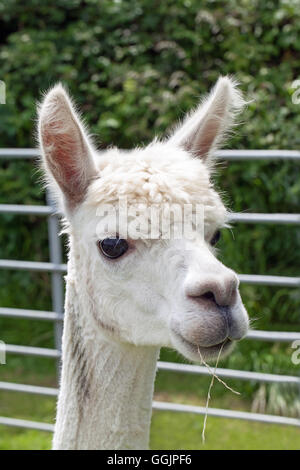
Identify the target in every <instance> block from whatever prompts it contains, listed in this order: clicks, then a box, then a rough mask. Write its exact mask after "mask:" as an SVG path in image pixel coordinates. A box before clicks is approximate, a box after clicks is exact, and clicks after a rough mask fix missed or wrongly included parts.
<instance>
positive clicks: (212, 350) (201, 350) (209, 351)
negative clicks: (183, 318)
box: [173, 331, 233, 357]
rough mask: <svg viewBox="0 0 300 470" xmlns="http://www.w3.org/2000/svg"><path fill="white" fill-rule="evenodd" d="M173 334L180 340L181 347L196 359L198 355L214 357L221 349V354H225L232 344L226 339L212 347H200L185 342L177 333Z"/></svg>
mask: <svg viewBox="0 0 300 470" xmlns="http://www.w3.org/2000/svg"><path fill="white" fill-rule="evenodd" d="M173 333H174V334H175V335H176V336H177V338H178V339H180V341H181V343H183V345H184V346H185V347H187V348H188V349H189V351H191V352H192V353H193V354H196V355H197V356H198V357H199V356H200V355H203V356H204V357H206V356H212V355H216V354H218V353H219V351H220V348H222V352H225V351H227V349H228V348H229V347H230V346H231V345H232V343H233V342H232V340H230V339H229V338H226V339H225V340H224V341H222V342H221V343H218V344H214V345H212V346H201V345H197V344H195V343H191V342H190V341H188V340H186V339H185V338H184V337H183V336H182V335H181V334H180V333H178V332H177V331H173Z"/></svg>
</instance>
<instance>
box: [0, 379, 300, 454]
mask: <svg viewBox="0 0 300 470" xmlns="http://www.w3.org/2000/svg"><path fill="white" fill-rule="evenodd" d="M19 375H20V376H19V377H18V378H17V379H16V377H15V376H14V381H18V382H23V383H24V382H25V379H24V377H22V372H21V371H19ZM1 379H2V380H11V381H12V380H13V378H12V371H8V372H7V373H6V374H5V375H3V374H2V376H1ZM26 382H27V383H35V384H39V385H47V386H55V376H54V375H52V376H49V375H43V374H39V375H37V374H36V375H28V373H26ZM208 382H209V379H207V378H205V377H191V376H182V375H179V374H172V373H169V372H160V373H159V374H158V377H157V381H156V392H155V399H156V400H164V401H171V402H178V403H190V404H195V405H202V406H203V405H204V403H205V399H206V393H207V387H208ZM215 385H216V387H215V388H214V389H213V393H212V401H211V406H213V407H221V408H229V409H240V410H246V411H249V410H250V406H251V403H250V401H249V400H247V399H243V398H239V397H236V396H235V395H232V394H231V393H230V392H226V393H225V394H224V392H223V390H222V387H221V386H220V384H215ZM0 415H2V416H10V417H16V418H24V419H31V420H34V421H43V422H50V423H51V422H53V420H54V415H55V399H54V398H49V397H41V396H37V395H29V394H19V393H14V392H1V393H0ZM202 426H203V416H199V415H193V414H188V413H171V412H162V411H155V412H154V413H153V418H152V426H151V441H150V446H151V448H152V449H155V450H158V449H176V450H178V449H187V450H189V449H203V450H209V449H228V450H229V449H230V450H231V449H239V450H244V449H245V450H246V449H258V450H262V449H272V450H273V449H274V450H275V449H278V450H281V449H291V450H292V449H300V430H299V429H296V428H293V427H288V426H278V425H269V424H260V423H251V422H247V421H240V420H229V419H221V418H214V417H208V421H207V428H206V443H205V445H203V444H202V442H201V433H202ZM51 438H52V435H51V434H50V433H46V432H41V431H34V430H25V429H20V428H13V427H11V428H9V427H6V426H0V450H4V449H5V450H12V449H15V450H23V449H24V450H32V449H33V450H39V449H40V450H45V449H50V448H51Z"/></svg>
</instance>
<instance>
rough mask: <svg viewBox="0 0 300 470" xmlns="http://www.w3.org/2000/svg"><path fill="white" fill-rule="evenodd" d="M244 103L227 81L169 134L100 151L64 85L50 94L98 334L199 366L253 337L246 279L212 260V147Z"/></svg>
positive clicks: (49, 130)
mask: <svg viewBox="0 0 300 470" xmlns="http://www.w3.org/2000/svg"><path fill="white" fill-rule="evenodd" d="M242 105H243V100H242V97H241V95H240V93H239V92H238V91H237V89H236V85H235V83H234V82H233V81H232V80H230V79H229V78H227V77H225V78H221V79H219V81H218V83H217V85H216V86H215V88H214V89H213V91H212V92H211V94H210V95H209V97H208V98H207V99H206V100H205V101H204V102H203V103H202V104H201V105H200V106H199V108H198V109H196V110H195V111H194V112H193V113H191V114H190V115H189V116H187V118H186V119H185V121H184V122H183V123H182V124H181V125H180V126H179V127H178V128H177V129H175V131H174V132H173V133H172V135H171V136H170V137H168V138H166V139H165V140H163V141H157V140H155V141H154V142H152V143H151V144H150V145H148V146H147V147H145V148H143V149H135V150H132V151H130V152H129V151H121V150H118V149H114V148H113V149H109V150H107V151H105V152H101V153H98V152H96V151H95V150H94V148H93V146H92V145H91V143H90V141H89V138H88V136H87V135H86V133H85V130H84V128H83V126H82V124H81V122H80V120H79V117H78V115H77V114H76V112H75V110H74V107H73V105H72V103H71V101H70V99H69V97H68V95H67V93H66V91H65V90H64V89H63V88H62V86H60V85H57V86H56V87H54V88H53V89H52V90H50V92H49V93H48V94H47V95H46V97H45V99H44V101H43V103H42V105H41V107H40V112H39V139H40V146H41V150H42V155H43V164H44V168H45V173H46V176H47V179H48V181H49V183H50V186H51V187H52V189H54V190H55V192H56V194H57V195H58V197H59V198H60V201H61V205H62V209H63V211H64V215H65V218H66V220H67V225H68V231H69V236H70V247H71V249H70V266H69V269H70V270H71V271H72V272H71V274H70V276H71V277H72V280H73V281H74V282H75V283H76V286H77V294H78V296H79V297H80V298H81V301H82V302H83V305H84V306H85V307H86V308H85V309H84V312H83V315H85V318H84V319H81V320H82V322H83V323H84V322H88V323H89V325H90V326H92V328H93V329H94V330H95V331H97V332H99V335H100V336H103V335H104V336H105V337H106V338H107V339H109V340H110V341H115V342H119V343H130V344H134V345H137V346H170V347H174V348H175V349H177V350H178V351H179V352H181V353H182V354H183V355H184V356H186V357H187V358H189V359H191V360H195V361H196V360H199V351H200V353H201V355H202V357H203V358H205V359H211V358H213V357H215V356H216V355H217V354H218V352H219V350H220V347H221V345H223V351H224V352H226V351H227V352H228V351H229V350H230V349H231V345H232V344H233V343H234V341H235V340H238V339H241V338H242V337H243V336H244V335H245V334H246V332H247V327H248V317H247V313H246V311H245V309H244V307H243V304H242V301H241V298H240V295H239V292H238V279H237V276H236V274H235V273H234V272H233V271H232V270H230V269H229V268H227V267H225V266H224V265H223V264H222V263H221V262H220V261H218V260H217V258H216V257H215V248H214V245H215V244H216V242H217V239H218V237H219V233H220V232H219V230H220V228H221V227H222V226H224V225H226V217H227V211H226V209H225V207H224V205H223V203H222V201H221V199H220V197H219V195H218V194H217V192H216V191H215V190H214V188H213V185H212V183H211V180H210V173H211V169H212V166H213V164H212V162H213V151H214V150H215V149H216V147H217V145H218V144H219V143H220V142H221V139H222V137H223V136H224V134H225V133H226V131H227V130H228V129H229V128H230V126H231V125H232V122H233V117H234V114H235V113H236V112H237V111H238V110H239V108H241V107H242ZM185 210H187V212H188V214H189V218H187V217H186V212H185ZM199 211H200V212H199ZM199 213H200V215H201V217H200V218H199V220H200V222H201V223H200V224H198V223H195V220H198V219H197V214H198V215H199ZM124 214H125V215H124ZM153 214H154V215H153ZM195 216H196V219H195ZM187 220H189V222H191V223H190V224H189V228H191V230H190V231H189V236H188V235H187V233H186V231H185V229H184V227H183V226H184V224H186V222H187ZM199 220H198V221H199ZM104 221H105V223H104ZM162 227H164V229H162ZM182 227H183V229H182ZM175 228H176V230H175ZM178 228H179V229H180V228H181V229H182V230H181V231H180V230H179V231H178ZM190 232H191V233H190ZM166 233H167V235H166ZM178 233H180V236H178ZM191 234H192V236H190V235H191ZM97 334H98V333H97Z"/></svg>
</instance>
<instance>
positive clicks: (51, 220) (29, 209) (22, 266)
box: [0, 149, 300, 432]
mask: <svg viewBox="0 0 300 470" xmlns="http://www.w3.org/2000/svg"><path fill="white" fill-rule="evenodd" d="M38 156H39V152H38V150H35V149H0V158H5V159H7V160H12V159H34V158H36V157H38ZM217 156H218V158H220V159H223V160H232V161H246V160H282V161H284V160H296V161H298V162H300V151H291V150H222V151H220V152H218V153H217ZM1 213H9V214H16V215H17V214H22V215H38V216H44V217H47V219H48V237H49V248H50V261H49V262H48V263H45V262H34V261H19V260H5V259H2V260H0V269H12V270H25V271H40V272H49V273H51V287H52V309H53V311H51V312H45V311H39V310H24V309H16V308H5V307H2V308H0V316H1V317H9V318H26V319H28V320H48V321H49V320H50V321H53V322H54V334H55V349H47V348H38V347H31V346H20V345H13V344H8V345H6V352H7V353H8V354H9V353H13V354H20V355H30V356H38V357H48V358H49V357H50V358H53V359H56V360H57V362H58V363H59V361H60V356H61V336H62V325H63V306H64V285H63V275H64V273H65V272H66V265H65V264H63V263H62V250H61V243H60V239H59V235H58V232H59V220H58V217H57V215H56V214H55V208H54V206H53V204H52V202H51V200H50V198H49V196H48V195H47V206H38V205H33V206H32V205H31V206H30V205H15V204H0V214H1ZM231 221H232V222H236V223H247V224H261V223H263V224H291V225H300V214H245V213H237V214H233V215H232V217H231ZM239 278H240V281H241V282H242V283H247V284H256V285H265V286H284V287H300V277H286V276H264V275H250V274H241V275H239ZM247 339H249V340H261V341H278V342H287V343H290V342H293V341H295V340H300V333H297V332H283V331H258V330H256V331H250V332H249V333H248V335H247ZM158 369H159V370H167V371H173V372H177V373H178V372H179V373H184V374H198V375H209V371H208V370H207V368H206V367H204V366H198V365H187V364H177V363H172V362H158ZM216 372H217V375H218V376H219V377H223V378H232V379H239V380H251V381H256V382H264V383H278V384H293V385H296V386H297V385H298V386H299V387H300V377H297V376H289V375H278V374H266V373H260V372H250V371H241V370H232V369H222V368H218V369H217V371H216ZM0 390H5V391H12V392H21V393H31V394H37V395H44V396H45V395H46V396H51V397H56V396H57V394H58V390H57V389H56V388H50V387H39V386H35V385H24V384H17V383H9V382H0ZM153 409H155V410H161V411H175V412H183V413H195V414H200V415H203V414H205V413H206V409H205V408H204V407H201V406H191V405H182V404H177V403H166V402H157V401H154V402H153ZM208 415H211V416H217V417H221V418H233V419H243V420H248V421H257V422H263V423H273V424H285V425H291V426H298V427H300V419H298V418H290V417H285V416H277V415H267V414H261V413H250V412H245V411H233V410H224V409H216V408H209V409H208ZM0 424H2V425H7V426H16V427H21V428H29V429H38V430H41V431H50V432H51V431H53V425H52V424H47V423H39V422H34V421H29V420H23V419H15V418H9V417H0Z"/></svg>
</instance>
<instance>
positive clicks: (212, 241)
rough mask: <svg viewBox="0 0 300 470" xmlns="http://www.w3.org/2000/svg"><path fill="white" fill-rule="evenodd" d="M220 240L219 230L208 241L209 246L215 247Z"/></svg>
mask: <svg viewBox="0 0 300 470" xmlns="http://www.w3.org/2000/svg"><path fill="white" fill-rule="evenodd" d="M220 238H221V232H220V230H217V232H216V233H215V234H214V236H213V237H212V239H211V240H210V244H211V245H212V246H215V245H216V244H217V243H218V241H219V240H220Z"/></svg>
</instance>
